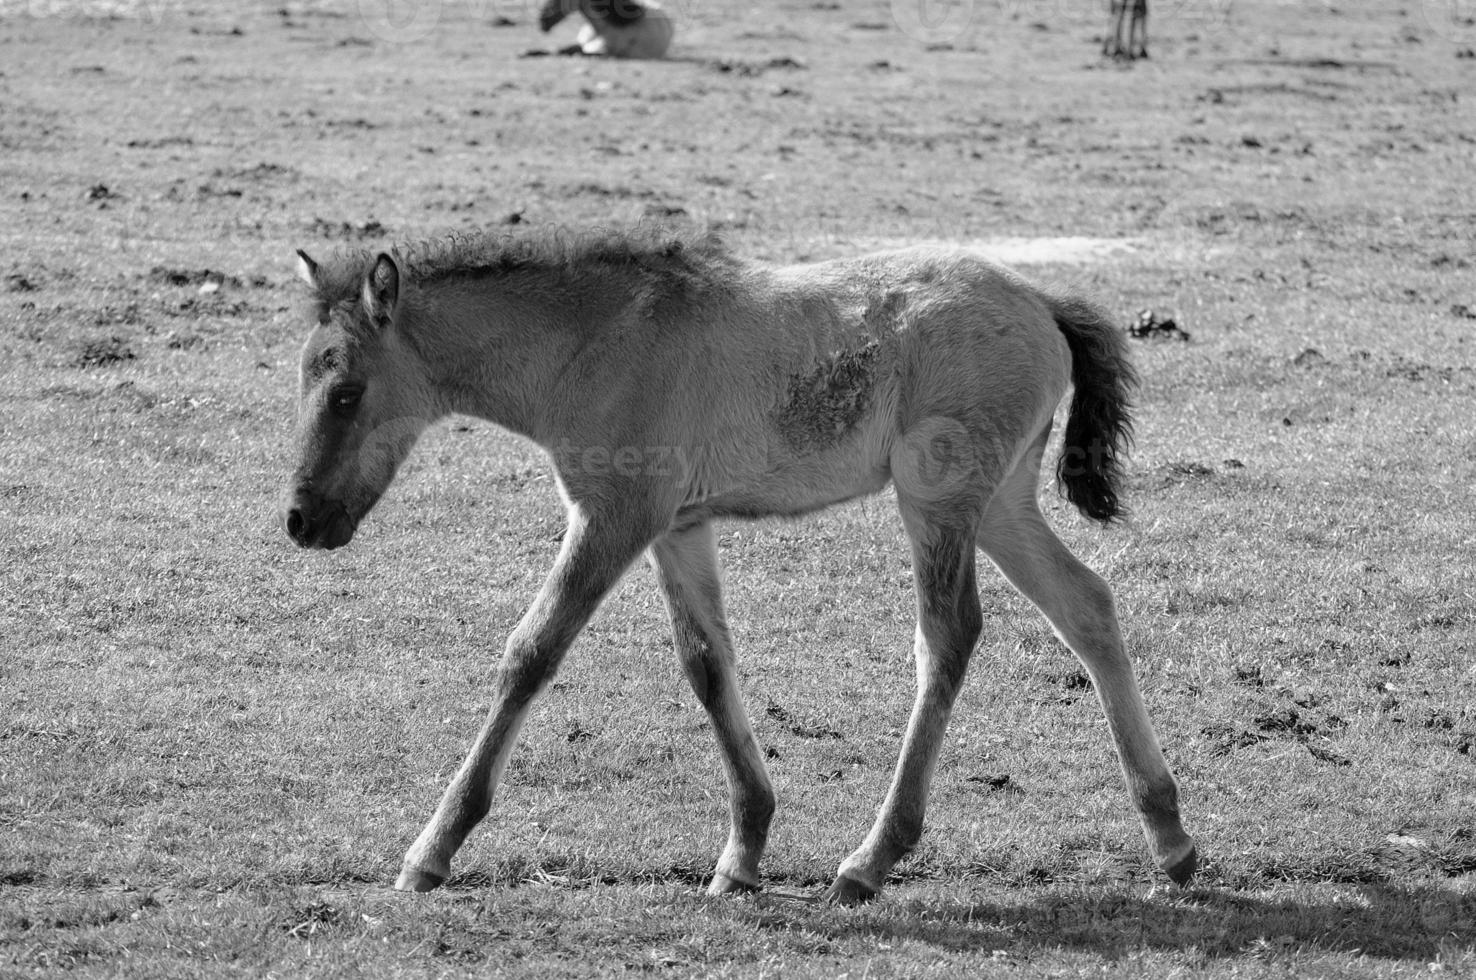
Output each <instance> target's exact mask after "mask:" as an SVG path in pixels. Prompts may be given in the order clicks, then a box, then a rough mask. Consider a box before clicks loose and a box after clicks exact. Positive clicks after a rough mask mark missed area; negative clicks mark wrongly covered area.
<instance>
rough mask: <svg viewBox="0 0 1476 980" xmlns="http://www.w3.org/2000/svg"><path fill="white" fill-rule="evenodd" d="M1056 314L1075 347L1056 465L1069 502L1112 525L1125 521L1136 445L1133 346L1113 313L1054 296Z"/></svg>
mask: <svg viewBox="0 0 1476 980" xmlns="http://www.w3.org/2000/svg"><path fill="white" fill-rule="evenodd" d="M1050 304H1051V312H1052V314H1054V315H1055V318H1056V326H1057V327H1059V328H1060V330H1061V333H1063V334H1064V335H1065V336H1066V344H1067V346H1068V347H1070V348H1071V383H1072V384H1073V385H1074V386H1075V388H1076V393H1075V394H1074V395H1073V396H1072V398H1071V414H1070V415H1069V416H1068V417H1067V419H1066V440H1065V445H1064V447H1063V448H1062V451H1061V459H1060V461H1059V462H1058V463H1057V464H1056V480H1057V482H1058V483H1059V484H1060V486H1061V489H1062V490H1063V491H1064V492H1065V494H1066V499H1067V500H1069V501H1071V502H1072V503H1073V504H1075V505H1076V508H1077V509H1078V510H1080V511H1081V512H1082V513H1083V514H1085V515H1086V516H1087V517H1090V518H1092V519H1093V520H1097V521H1101V522H1102V523H1104V524H1107V523H1110V522H1112V521H1114V520H1116V519H1118V518H1120V517H1122V516H1123V513H1124V507H1123V505H1122V501H1121V499H1120V497H1119V490H1120V489H1121V486H1122V480H1123V461H1124V457H1125V456H1126V455H1127V451H1128V447H1129V446H1130V445H1131V444H1132V441H1133V419H1132V401H1131V397H1130V394H1131V390H1132V389H1133V388H1135V387H1137V384H1138V373H1137V372H1136V371H1135V370H1133V366H1132V364H1131V363H1130V362H1129V361H1128V356H1127V343H1126V341H1125V340H1124V338H1123V335H1122V333H1121V332H1120V331H1119V330H1118V329H1117V328H1116V327H1115V326H1113V324H1112V322H1111V321H1110V320H1109V319H1108V318H1107V314H1106V313H1104V312H1103V311H1102V310H1100V309H1098V308H1097V307H1095V306H1093V305H1092V304H1091V303H1088V302H1086V301H1085V300H1081V299H1076V298H1073V297H1053V298H1052V299H1051V301H1050Z"/></svg>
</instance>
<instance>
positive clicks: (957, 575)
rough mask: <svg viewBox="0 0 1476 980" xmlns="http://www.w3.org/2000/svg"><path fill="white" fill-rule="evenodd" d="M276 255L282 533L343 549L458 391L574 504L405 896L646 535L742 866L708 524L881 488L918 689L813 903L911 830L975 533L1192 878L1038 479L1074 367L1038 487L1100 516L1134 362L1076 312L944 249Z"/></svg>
mask: <svg viewBox="0 0 1476 980" xmlns="http://www.w3.org/2000/svg"><path fill="white" fill-rule="evenodd" d="M298 256H299V258H300V260H301V263H300V264H301V273H302V276H303V278H304V279H306V281H307V283H308V286H309V287H310V289H311V295H312V304H313V305H312V309H313V320H314V321H315V322H314V325H313V330H312V334H311V336H310V337H309V338H308V340H307V345H306V348H305V350H304V351H303V356H302V379H301V400H300V403H299V415H300V421H299V435H298V459H297V467H296V470H295V472H294V474H293V476H292V479H291V482H290V484H289V485H288V487H287V494H286V502H285V504H284V507H283V520H284V523H285V526H286V529H287V533H288V534H290V535H291V536H292V538H293V540H295V541H296V542H297V543H298V544H299V545H302V546H304V547H315V548H337V547H340V546H342V545H344V544H347V543H348V542H349V539H350V538H352V537H353V534H354V531H355V529H356V527H357V526H358V524H359V521H360V520H361V519H362V518H363V517H364V515H365V514H366V513H368V511H369V509H370V508H371V507H373V506H374V503H375V501H377V500H378V499H379V497H380V495H381V494H382V493H384V491H385V490H386V489H387V488H388V487H389V485H390V482H391V480H392V479H393V477H394V474H395V470H396V468H397V467H398V466H399V464H400V462H401V461H402V460H403V459H404V458H405V456H406V454H407V453H408V452H409V450H410V447H411V445H412V443H413V442H414V441H415V438H416V436H418V435H419V433H420V432H421V431H422V430H423V429H424V428H425V427H426V426H427V425H429V424H431V423H432V422H433V421H435V420H436V419H439V418H441V417H443V416H445V415H447V414H449V413H453V412H458V413H465V414H469V415H476V416H480V417H482V418H485V419H489V420H491V421H493V422H496V423H497V424H498V425H501V426H503V427H504V428H507V429H510V430H512V431H514V432H517V433H521V434H522V435H524V436H527V437H528V438H530V439H532V440H534V441H535V442H536V443H538V444H539V445H540V446H542V447H544V449H545V450H547V451H548V452H549V454H550V456H551V457H552V462H553V468H554V472H555V474H556V476H557V480H558V485H559V490H560V493H561V494H562V496H563V499H564V502H565V504H566V506H567V508H568V527H567V530H566V531H565V534H564V539H563V546H562V547H561V549H560V551H559V556H558V559H557V560H556V561H555V563H554V567H553V570H552V571H551V572H550V573H549V575H548V578H547V579H546V581H545V582H544V585H543V588H542V589H541V590H540V591H539V593H538V596H537V597H536V598H535V599H534V600H533V604H532V606H531V607H530V608H529V609H528V611H527V614H526V615H525V616H524V617H523V619H522V621H521V622H520V623H519V624H518V626H517V628H516V629H514V630H513V632H512V635H511V637H510V638H509V639H508V641H507V648H506V652H505V653H504V655H503V658H502V664H501V667H500V668H499V670H498V673H497V679H496V685H495V691H494V695H493V703H492V707H491V711H490V713H489V715H488V718H487V721H486V724H485V725H484V727H483V728H482V731H481V733H480V734H479V735H478V736H477V739H476V741H475V742H474V743H473V745H472V747H471V750H470V753H469V754H468V755H467V757H466V760H465V762H464V763H463V764H462V766H461V769H460V770H459V771H458V772H457V774H456V776H455V777H454V778H453V779H452V781H451V784H450V786H449V787H448V788H447V789H446V792H445V795H444V796H443V797H442V799H441V803H440V806H439V807H438V808H437V809H436V811H435V814H434V815H433V816H432V817H431V819H430V822H429V823H428V824H427V825H426V827H425V829H424V830H423V831H422V832H421V834H420V836H419V838H418V839H417V840H416V841H415V843H414V844H413V845H412V846H411V848H410V850H409V852H408V853H407V854H406V855H405V860H404V866H403V869H402V870H401V872H400V876H399V879H398V881H397V883H396V887H397V888H400V889H407V890H415V891H425V890H428V889H431V888H434V887H436V886H437V885H439V884H441V883H442V882H443V881H445V879H446V877H447V876H448V875H449V874H450V872H451V858H452V856H453V855H454V854H455V853H456V850H457V848H458V847H459V846H460V845H461V843H462V842H463V841H464V840H465V838H466V836H467V834H468V833H470V832H471V830H472V828H473V827H474V826H476V824H477V822H478V821H480V820H481V819H482V818H483V817H484V816H485V815H486V814H487V812H488V810H489V808H490V806H491V803H492V796H493V791H494V789H495V787H496V785H497V781H498V778H499V776H500V775H501V773H502V771H503V768H504V766H505V765H506V764H507V760H508V756H509V754H510V753H511V752H512V748H513V743H514V741H515V740H516V738H517V734H518V730H519V727H520V726H521V725H522V723H523V720H524V718H525V717H526V716H527V713H528V710H529V707H530V705H531V703H532V701H533V699H534V698H535V697H536V696H537V695H538V693H539V692H540V691H541V690H543V688H544V687H545V686H547V684H548V683H549V681H550V680H551V679H552V677H553V675H554V672H555V670H556V669H557V668H558V666H559V662H560V661H561V660H562V659H563V657H564V653H565V651H567V650H568V648H569V645H570V644H571V643H572V642H573V640H574V637H575V635H576V634H577V633H578V632H579V630H580V629H581V628H582V627H583V626H584V624H585V623H586V622H588V620H589V618H590V616H591V615H592V614H593V612H594V611H595V607H596V606H597V605H598V604H599V602H600V600H601V598H602V597H603V596H604V595H605V594H606V593H607V592H608V591H609V590H610V588H611V586H613V585H614V584H615V582H616V580H617V579H619V578H620V576H621V575H622V574H623V573H624V571H625V570H626V568H628V567H629V566H630V564H631V563H632V562H634V561H635V560H636V559H637V558H639V557H640V556H641V555H642V554H643V553H644V554H645V555H646V557H647V558H648V560H649V561H650V562H651V563H652V565H653V566H654V567H655V570H656V574H657V578H658V580H659V582H660V585H661V588H662V590H663V592H664V593H665V599H666V604H667V607H668V609H669V611H670V613H671V622H672V630H673V633H674V636H675V645H676V652H677V657H678V659H679V660H680V662H681V664H682V667H683V669H684V670H685V672H686V675H687V678H688V680H689V681H690V682H691V685H692V688H693V690H694V691H695V692H696V694H697V699H698V700H699V701H700V702H701V703H702V705H703V707H704V708H705V709H706V710H707V712H708V714H709V716H710V718H711V721H712V727H713V731H714V733H715V734H716V736H717V740H718V745H719V748H720V751H721V755H722V760H723V766H724V769H725V770H726V774H727V781H728V790H729V806H730V818H731V819H730V834H729V837H728V842H727V846H726V847H725V849H724V850H723V853H722V855H721V857H719V859H718V862H717V868H716V871H715V872H714V874H713V879H712V884H711V887H710V889H709V891H711V892H712V893H715V894H716V893H723V892H733V891H742V890H748V889H756V888H758V887H759V885H760V877H759V859H760V856H761V855H762V853H763V849H764V842H765V839H766V837H767V835H768V830H769V821H770V818H771V816H772V815H773V812H774V793H773V790H772V788H771V786H770V783H769V777H768V775H767V773H766V771H765V768H764V757H763V753H762V752H761V751H760V749H759V746H758V743H757V742H756V741H755V739H754V733H753V729H752V727H751V725H750V723H749V719H748V713H747V711H746V710H745V708H744V706H743V702H742V699H741V696H740V693H739V685H738V677H737V673H736V669H735V659H734V655H733V645H732V641H731V639H730V637H729V634H728V629H727V625H726V618H725V615H724V611H723V603H722V596H721V589H720V585H719V573H718V562H717V550H716V544H715V537H714V533H713V522H714V521H715V520H717V519H720V518H725V517H746V518H752V517H761V516H765V515H799V514H803V513H805V512H807V511H813V510H816V509H818V508H821V507H824V506H827V505H829V504H833V503H837V502H840V501H843V500H848V499H851V498H854V497H857V496H860V495H863V494H871V493H876V492H878V491H880V490H882V489H883V488H884V487H885V486H886V485H887V484H888V482H891V483H893V484H894V485H895V487H896V495H897V504H898V508H899V510H900V511H901V515H902V522H903V525H904V527H905V528H906V531H907V535H908V537H909V539H910V541H911V545H912V564H913V580H914V585H915V588H916V592H917V630H916V636H915V640H914V653H915V657H916V660H917V678H918V689H917V696H916V701H915V704H914V707H913V711H912V717H911V719H910V720H909V722H908V726H907V734H906V737H905V739H904V740H903V743H902V751H901V757H900V759H899V761H898V764H897V769H896V773H895V776H894V778H893V780H892V784H891V789H890V790H889V791H888V793H887V796H886V799H885V801H884V802H883V803H882V806H881V810H880V812H879V813H878V814H877V817H876V822H875V825H874V826H873V827H872V829H871V832H870V834H869V835H868V836H867V837H866V840H865V841H864V842H862V844H861V846H860V847H859V848H857V849H856V851H855V852H853V853H852V854H851V855H850V857H848V858H846V859H845V861H844V862H842V863H841V865H840V869H839V872H838V873H837V875H836V878H835V881H834V884H832V885H831V887H830V890H829V893H828V897H829V898H830V899H831V900H832V901H836V902H842V903H846V904H851V903H856V902H860V901H864V900H866V899H868V898H871V897H872V896H874V895H876V894H877V893H878V892H879V891H880V889H881V887H882V885H883V883H884V881H885V880H886V877H887V874H888V872H889V871H890V870H891V868H892V866H893V865H894V864H895V863H896V862H897V861H898V860H899V859H900V858H901V857H902V856H903V855H904V854H906V853H907V852H908V851H909V850H910V849H911V848H912V847H913V845H914V844H915V843H916V842H917V840H918V838H919V836H920V834H921V832H922V826H923V810H924V806H925V802H926V797H927V793H928V784H929V782H930V780H931V777H932V773H933V766H934V763H935V761H936V759H937V756H938V749H939V746H940V744H941V742H942V740H943V735H944V729H945V727H946V726H947V724H948V717H949V713H950V711H951V710H952V706H953V702H954V696H955V694H956V693H957V691H958V689H959V685H960V683H961V681H962V680H963V676H964V671H965V668H966V667H967V665H968V661H969V656H970V654H971V652H972V651H973V649H974V644H975V642H976V641H977V640H978V637H979V633H980V628H981V624H982V616H981V612H980V607H979V597H978V589H977V587H976V583H975V553H976V550H982V551H983V552H984V553H985V555H987V556H988V557H989V558H990V559H991V560H992V561H993V562H994V564H995V565H997V566H998V567H999V569H1000V571H1002V572H1003V573H1004V575H1005V576H1006V577H1007V578H1008V579H1009V580H1010V581H1011V582H1012V583H1013V584H1014V585H1015V586H1016V587H1017V588H1018V589H1019V590H1020V591H1021V592H1023V593H1024V594H1025V595H1026V596H1028V597H1029V598H1030V599H1031V600H1032V601H1034V602H1035V604H1036V605H1037V606H1039V607H1040V609H1041V610H1042V611H1043V612H1044V613H1045V615H1046V617H1047V618H1048V619H1049V620H1050V621H1051V624H1052V625H1053V626H1054V627H1055V629H1056V632H1057V634H1058V635H1059V636H1060V637H1061V638H1062V639H1063V640H1064V641H1065V642H1066V644H1067V645H1068V646H1069V647H1070V648H1071V649H1072V650H1073V651H1074V652H1075V653H1076V655H1077V656H1078V657H1080V658H1081V661H1082V662H1083V664H1084V665H1085V666H1086V669H1087V671H1088V672H1089V674H1090V676H1091V679H1092V682H1093V685H1094V686H1095V688H1096V690H1097V694H1098V696H1099V697H1100V699H1101V702H1102V706H1103V708H1104V709H1105V711H1106V714H1107V720H1108V723H1109V725H1110V729H1111V733H1112V738H1113V741H1114V743H1115V745H1116V748H1117V753H1118V757H1119V759H1120V761H1121V764H1122V770H1123V774H1124V776H1125V778H1126V781H1127V788H1128V795H1129V798H1130V799H1131V801H1132V803H1133V805H1134V806H1135V807H1136V808H1137V811H1138V814H1139V816H1140V818H1141V820H1142V824H1143V829H1144V832H1145V834H1146V836H1147V839H1148V846H1149V849H1150V850H1151V851H1152V854H1153V857H1154V859H1155V860H1156V861H1157V863H1158V865H1159V866H1160V867H1161V868H1162V869H1163V870H1164V871H1165V872H1166V873H1167V874H1168V875H1169V877H1170V878H1172V879H1173V880H1174V881H1176V882H1178V883H1180V884H1183V883H1185V882H1187V881H1188V880H1189V878H1190V877H1191V876H1192V875H1193V874H1194V871H1195V867H1196V856H1195V848H1194V844H1193V841H1192V840H1191V839H1190V838H1189V836H1188V835H1187V834H1186V833H1185V832H1184V829H1183V827H1182V826H1181V824H1180V821H1179V812H1178V803H1177V789H1176V786H1175V783H1174V779H1173V777H1172V776H1171V775H1170V773H1169V770H1168V766H1167V765H1166V764H1165V762H1164V758H1163V753H1162V751H1161V750H1160V748H1159V745H1158V740H1157V738H1156V736H1155V735H1154V732H1153V729H1152V727H1151V725H1150V723H1149V720H1148V715H1147V712H1146V711H1145V709H1144V706H1143V700H1142V697H1141V695H1140V693H1139V689H1138V685H1137V682H1136V680H1135V679H1134V677H1133V672H1132V667H1131V665H1130V664H1129V662H1128V658H1127V656H1126V654H1125V652H1124V650H1123V643H1122V637H1121V635H1120V633H1119V631H1118V626H1117V619H1116V615H1115V613H1114V610H1113V601H1112V595H1111V593H1110V592H1109V591H1108V589H1107V586H1106V585H1105V584H1104V583H1103V582H1102V580H1101V579H1100V578H1098V577H1097V576H1096V575H1095V574H1093V573H1092V572H1091V571H1090V570H1088V569H1087V568H1086V566H1084V565H1083V564H1081V562H1079V561H1077V559H1076V558H1074V557H1073V556H1072V555H1071V554H1070V553H1069V552H1068V551H1067V550H1066V548H1065V546H1063V545H1062V544H1061V542H1060V540H1059V539H1057V537H1056V536H1055V534H1053V533H1052V532H1051V530H1050V528H1049V527H1048V526H1047V525H1046V523H1045V520H1044V518H1043V517H1042V516H1041V513H1040V509H1039V507H1038V505H1037V501H1036V496H1037V487H1038V482H1039V475H1040V468H1041V464H1042V461H1043V457H1044V454H1045V448H1046V440H1047V436H1048V435H1049V433H1050V429H1051V423H1052V416H1053V414H1054V412H1055V409H1056V406H1057V404H1058V403H1059V402H1060V401H1061V399H1062V397H1063V396H1064V395H1065V393H1066V390H1067V387H1068V385H1074V386H1075V395H1074V396H1073V398H1072V402H1071V409H1070V414H1069V417H1068V420H1067V422H1066V429H1065V440H1064V442H1065V450H1064V453H1063V454H1062V457H1061V459H1060V461H1059V463H1058V465H1057V475H1058V479H1059V480H1060V482H1061V484H1062V486H1063V487H1064V489H1065V492H1066V495H1067V497H1068V498H1069V499H1070V500H1071V501H1072V502H1073V503H1075V504H1076V505H1077V506H1078V507H1079V508H1080V509H1081V510H1082V511H1083V512H1084V513H1085V514H1087V515H1088V516H1090V517H1092V518H1095V519H1097V520H1100V521H1104V522H1105V521H1110V520H1111V519H1113V518H1114V517H1116V516H1118V514H1119V509H1120V508H1119V503H1118V497H1117V492H1118V486H1119V483H1120V478H1121V454H1122V452H1123V451H1124V449H1125V447H1126V443H1127V441H1128V438H1129V429H1130V426H1131V421H1130V418H1129V405H1128V393H1129V388H1130V386H1131V384H1132V383H1133V380H1134V378H1133V373H1132V369H1131V367H1130V366H1129V364H1128V363H1127V360H1126V358H1125V354H1124V349H1123V341H1122V339H1121V336H1120V334H1119V333H1118V332H1117V331H1116V330H1115V329H1114V328H1113V327H1112V326H1111V325H1110V324H1109V323H1108V321H1107V319H1106V317H1105V316H1103V315H1102V314H1101V313H1100V312H1099V311H1097V310H1096V309H1095V308H1093V307H1091V306H1090V305H1088V304H1086V303H1084V302H1082V301H1080V300H1077V299H1072V298H1069V297H1063V296H1056V295H1051V294H1049V293H1046V292H1043V291H1041V290H1039V289H1037V288H1036V287H1034V286H1031V285H1029V284H1027V283H1026V282H1024V281H1023V280H1021V279H1020V278H1018V277H1017V276H1015V275H1014V274H1012V273H1010V272H1008V271H1006V270H1004V269H1001V268H998V267H996V266H994V265H992V264H990V263H989V262H987V261H986V260H984V259H983V258H981V257H979V256H978V255H976V254H974V253H972V252H969V251H965V250H963V249H953V248H914V249H908V250H904V251H896V252H886V253H880V254H874V255H865V256H862V257H859V258H854V259H848V260H841V261H833V262H823V263H819V264H815V265H796V266H785V267H779V266H769V265H760V264H757V263H749V262H743V261H740V260H739V259H737V258H735V257H734V256H732V255H731V254H729V253H728V252H727V251H726V250H725V249H724V248H723V247H722V245H721V244H720V243H718V242H717V241H716V240H715V239H711V238H707V239H681V238H665V239H663V238H659V237H656V235H655V234H654V233H652V232H649V231H642V232H634V233H618V232H612V233H606V234H603V235H562V236H561V235H559V234H553V235H549V234H543V235H538V234H536V233H535V234H534V235H532V236H526V237H521V238H511V237H497V236H491V235H489V236H477V237H471V238H462V239H453V240H448V241H442V242H436V243H431V244H428V245H420V246H415V247H409V248H402V249H397V250H396V251H394V252H388V253H381V254H379V255H372V254H369V253H360V254H350V255H347V256H341V257H339V258H337V259H334V260H332V261H329V262H324V263H322V264H319V263H317V262H314V261H313V260H312V259H310V258H309V257H308V256H307V255H306V254H304V253H302V252H299V253H298Z"/></svg>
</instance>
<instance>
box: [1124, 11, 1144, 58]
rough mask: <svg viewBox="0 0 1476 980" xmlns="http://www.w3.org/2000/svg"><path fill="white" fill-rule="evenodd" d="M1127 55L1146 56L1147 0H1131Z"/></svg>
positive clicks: (1130, 56)
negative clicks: (1131, 11) (1131, 15)
mask: <svg viewBox="0 0 1476 980" xmlns="http://www.w3.org/2000/svg"><path fill="white" fill-rule="evenodd" d="M1128 57H1129V58H1146V57H1148V0H1133V22H1132V29H1131V31H1130V33H1129V35H1128Z"/></svg>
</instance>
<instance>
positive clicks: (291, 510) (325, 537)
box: [282, 487, 357, 549]
mask: <svg viewBox="0 0 1476 980" xmlns="http://www.w3.org/2000/svg"><path fill="white" fill-rule="evenodd" d="M282 527H283V528H284V529H285V530H286V531H287V536H288V537H290V538H291V539H292V540H293V541H295V542H297V544H298V546H299V547H303V548H324V549H333V548H341V547H343V546H344V545H346V544H348V543H349V541H351V540H352V539H353V536H354V531H355V530H356V529H357V522H355V521H354V520H353V519H352V518H350V517H349V514H348V510H347V509H346V508H345V507H344V506H343V504H341V503H338V502H337V501H332V500H325V499H324V498H322V497H320V496H318V495H317V494H315V493H313V492H312V491H311V490H309V489H307V488H306V487H298V488H297V489H296V490H295V491H293V493H292V496H291V498H290V499H289V500H288V501H287V503H286V504H284V505H283V507H282Z"/></svg>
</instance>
